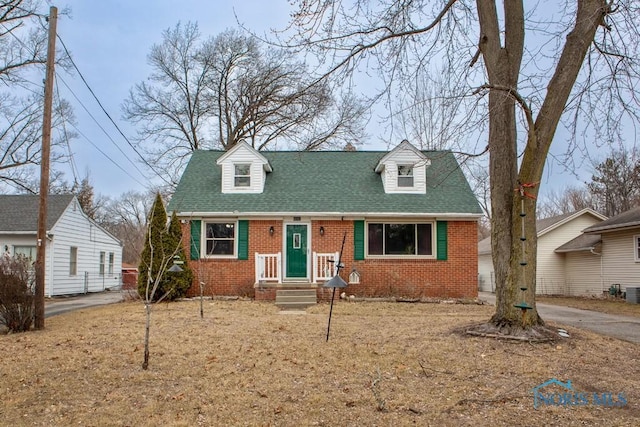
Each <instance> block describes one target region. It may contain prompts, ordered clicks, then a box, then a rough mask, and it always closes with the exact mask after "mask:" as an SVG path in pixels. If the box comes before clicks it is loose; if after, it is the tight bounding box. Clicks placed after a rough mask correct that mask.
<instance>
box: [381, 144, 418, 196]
mask: <svg viewBox="0 0 640 427" xmlns="http://www.w3.org/2000/svg"><path fill="white" fill-rule="evenodd" d="M416 163H417V164H419V166H417V167H414V168H413V187H398V165H415V164H416ZM424 163H425V160H424V159H422V158H420V157H419V156H418V155H417V154H416V153H415V152H413V151H412V150H409V149H405V150H399V151H397V152H395V153H393V155H392V156H390V157H389V158H388V159H386V160H385V161H384V163H383V164H384V172H383V173H382V174H381V175H382V184H383V186H384V191H385V193H412V194H413V193H417V194H424V193H425V192H426V188H427V184H426V183H427V178H426V176H427V172H426V166H425V165H424Z"/></svg>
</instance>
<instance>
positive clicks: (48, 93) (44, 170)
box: [33, 6, 58, 329]
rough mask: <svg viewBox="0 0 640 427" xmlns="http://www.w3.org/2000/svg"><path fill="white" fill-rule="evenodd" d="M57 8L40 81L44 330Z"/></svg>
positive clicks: (39, 287)
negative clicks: (45, 63) (42, 78)
mask: <svg viewBox="0 0 640 427" xmlns="http://www.w3.org/2000/svg"><path fill="white" fill-rule="evenodd" d="M57 21H58V9H57V8H56V7H55V6H51V8H50V9H49V42H48V45H47V74H46V78H45V81H44V113H43V118H42V156H41V160H40V204H39V208H38V234H37V250H36V289H35V307H34V308H35V313H34V319H33V326H34V328H35V329H44V277H45V271H46V270H45V264H46V263H45V255H46V248H47V198H48V196H49V157H50V153H51V115H52V106H53V78H54V74H55V70H54V66H55V61H56V24H57Z"/></svg>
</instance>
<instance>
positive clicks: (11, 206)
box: [0, 194, 74, 233]
mask: <svg viewBox="0 0 640 427" xmlns="http://www.w3.org/2000/svg"><path fill="white" fill-rule="evenodd" d="M73 197H74V196H73V195H72V194H50V195H49V196H48V199H47V231H49V230H51V228H52V227H53V226H54V225H55V223H56V222H57V221H58V219H59V218H60V216H61V215H62V213H63V212H64V210H65V209H66V208H67V206H69V203H71V200H72V199H73ZM39 205H40V196H38V195H31V194H17V195H0V232H3V231H4V232H33V233H35V232H36V231H37V230H38V209H39Z"/></svg>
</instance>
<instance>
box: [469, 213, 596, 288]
mask: <svg viewBox="0 0 640 427" xmlns="http://www.w3.org/2000/svg"><path fill="white" fill-rule="evenodd" d="M604 219H606V217H605V216H604V215H601V214H599V213H598V212H596V211H594V210H592V209H588V208H587V209H582V210H580V211H577V212H571V213H567V214H563V215H558V216H554V217H550V218H544V219H539V220H538V221H536V229H537V233H538V251H537V272H536V293H538V294H547V295H596V294H601V293H602V290H603V286H604V284H603V281H602V278H601V275H600V253H599V250H598V248H597V245H598V244H599V243H598V240H599V238H598V237H595V236H585V235H583V234H582V231H583V230H584V229H585V228H587V227H591V226H594V225H596V224H600V223H601V221H602V220H604ZM478 287H479V289H480V290H481V291H489V292H493V291H495V283H494V275H493V262H492V259H491V238H486V239H484V240H482V241H480V242H479V243H478ZM607 288H608V286H607Z"/></svg>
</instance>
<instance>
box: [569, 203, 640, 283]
mask: <svg viewBox="0 0 640 427" xmlns="http://www.w3.org/2000/svg"><path fill="white" fill-rule="evenodd" d="M584 233H585V234H584V236H585V237H589V238H591V239H598V240H599V241H600V245H599V248H598V251H597V252H598V253H599V254H601V257H600V259H599V260H598V261H599V262H598V263H597V269H598V273H599V274H598V276H599V277H601V281H602V285H601V287H602V291H603V292H606V291H608V290H609V287H610V286H611V285H620V291H622V292H626V290H627V287H628V286H632V287H640V206H637V207H635V208H633V209H630V210H628V211H626V212H622V213H621V214H618V215H616V216H612V217H611V218H609V219H607V220H604V221H602V222H600V223H598V224H595V225H592V226H590V227H589V228H587V229H585V230H584ZM577 261H578V262H576V263H575V268H574V269H575V270H576V271H587V266H586V264H585V263H584V262H579V261H580V260H577ZM587 274H588V273H587Z"/></svg>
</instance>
